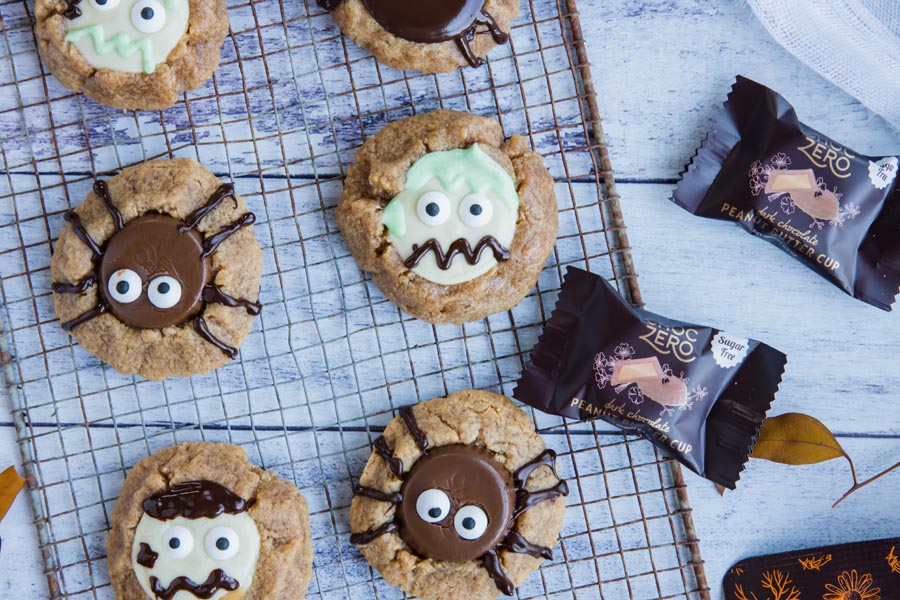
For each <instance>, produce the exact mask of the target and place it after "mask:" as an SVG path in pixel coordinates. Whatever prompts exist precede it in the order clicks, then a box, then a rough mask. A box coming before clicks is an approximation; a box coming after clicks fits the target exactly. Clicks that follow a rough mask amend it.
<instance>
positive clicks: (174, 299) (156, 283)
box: [147, 275, 181, 309]
mask: <svg viewBox="0 0 900 600" xmlns="http://www.w3.org/2000/svg"><path fill="white" fill-rule="evenodd" d="M147 297H148V298H149V299H150V304H152V305H153V306H155V307H156V308H163V309H166V308H172V307H173V306H175V305H176V304H178V301H179V300H181V284H180V283H178V280H177V279H175V278H174V277H169V276H168V275H162V276H160V277H157V278H156V279H154V280H153V281H151V282H150V287H149V288H148V289H147Z"/></svg>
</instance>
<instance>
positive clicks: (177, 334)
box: [50, 159, 262, 379]
mask: <svg viewBox="0 0 900 600" xmlns="http://www.w3.org/2000/svg"><path fill="white" fill-rule="evenodd" d="M65 220H66V221H67V222H68V225H67V226H66V228H65V229H63V231H62V233H61V234H60V236H59V241H58V242H57V243H56V248H55V249H54V252H53V257H52V258H51V259H50V274H51V276H52V278H53V286H52V289H53V304H54V306H55V308H56V314H57V315H58V316H59V320H60V324H61V325H62V328H63V329H65V330H66V331H68V332H70V333H71V334H72V335H74V336H75V338H76V339H77V340H78V342H79V343H80V344H81V345H82V346H83V347H84V348H85V349H86V350H88V351H89V352H91V353H93V354H94V355H96V356H97V357H98V358H100V359H101V360H103V361H104V362H106V363H108V364H109V365H110V366H112V367H113V368H114V369H116V370H117V371H119V372H121V373H124V374H133V373H136V374H138V375H141V376H142V377H145V378H147V379H164V378H166V377H174V376H190V375H195V374H198V373H206V372H208V371H210V370H212V369H215V368H218V367H220V366H222V365H224V364H225V363H227V362H228V361H229V360H231V359H233V358H235V357H236V356H237V353H238V350H237V348H238V346H240V344H241V342H242V341H243V340H244V338H245V337H246V336H247V334H248V333H249V332H250V329H251V327H252V326H253V317H254V315H257V314H259V312H260V310H261V308H262V307H261V305H260V304H259V302H257V300H258V298H259V286H260V279H261V277H262V252H261V251H260V248H259V244H258V242H257V241H256V236H255V235H254V234H253V229H252V227H251V226H252V225H253V223H254V222H255V221H256V217H255V216H254V215H253V213H250V212H247V207H246V205H245V204H244V201H243V199H242V198H241V197H240V196H238V195H237V194H235V192H234V187H233V186H232V185H231V184H223V183H222V182H221V181H219V180H218V179H217V178H216V177H215V176H214V175H213V174H212V173H210V172H209V171H207V170H206V169H205V168H203V166H202V165H201V164H200V163H198V162H196V161H193V160H186V159H177V160H158V161H153V162H148V163H144V164H141V165H138V166H136V167H131V168H128V169H125V170H124V171H122V173H120V174H119V175H117V176H115V177H113V178H111V179H109V180H108V181H100V180H98V181H96V182H95V184H94V191H93V192H92V193H90V194H88V197H87V198H86V199H85V200H84V202H82V204H81V205H80V206H79V207H78V208H76V209H74V210H70V211H68V212H67V213H66V214H65Z"/></svg>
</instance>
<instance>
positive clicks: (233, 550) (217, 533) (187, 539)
mask: <svg viewBox="0 0 900 600" xmlns="http://www.w3.org/2000/svg"><path fill="white" fill-rule="evenodd" d="M203 546H204V548H205V549H206V554H207V555H208V556H209V557H210V558H211V559H213V560H228V559H229V558H231V557H233V556H234V555H235V554H237V551H238V550H239V549H240V540H239V538H238V534H237V533H236V532H235V531H234V530H233V529H231V528H230V527H213V528H212V529H210V530H209V533H207V534H206V538H205V540H204V543H203ZM163 548H164V550H165V551H166V553H167V554H168V555H169V556H171V557H172V558H179V559H180V558H186V557H187V556H188V555H190V553H191V552H193V551H194V536H193V534H192V533H191V532H190V530H189V529H187V528H186V527H182V526H181V525H173V526H172V527H170V528H169V529H168V530H166V534H165V536H163Z"/></svg>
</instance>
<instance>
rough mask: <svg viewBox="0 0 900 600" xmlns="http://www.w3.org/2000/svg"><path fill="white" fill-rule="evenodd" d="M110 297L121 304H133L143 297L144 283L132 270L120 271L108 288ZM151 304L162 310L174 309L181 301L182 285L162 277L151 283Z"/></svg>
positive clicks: (149, 289) (149, 287)
mask: <svg viewBox="0 0 900 600" xmlns="http://www.w3.org/2000/svg"><path fill="white" fill-rule="evenodd" d="M106 289H107V290H108V291H109V295H110V297H111V298H112V299H113V300H115V301H116V302H118V303H120V304H131V303H132V302H134V301H135V300H137V299H138V298H140V297H141V292H142V291H143V289H144V282H143V281H141V276H140V275H138V274H137V273H135V272H134V271H132V270H131V269H119V270H118V271H116V272H115V273H113V274H112V277H110V278H109V283H108V284H107V286H106ZM147 298H148V299H149V300H150V304H152V305H153V306H155V307H156V308H160V309H163V310H165V309H167V308H172V307H173V306H175V305H176V304H178V302H179V301H180V300H181V284H180V283H179V282H178V280H177V279H175V278H174V277H170V276H169V275H160V276H159V277H156V278H154V279H152V280H151V281H150V284H149V285H148V289H147Z"/></svg>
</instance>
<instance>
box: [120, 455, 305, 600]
mask: <svg viewBox="0 0 900 600" xmlns="http://www.w3.org/2000/svg"><path fill="white" fill-rule="evenodd" d="M107 553H108V567H109V578H110V581H111V582H112V586H113V590H114V591H115V595H116V598H117V600H140V599H141V598H148V599H149V600H159V599H162V600H196V599H197V598H205V599H207V600H302V598H303V597H304V596H305V595H306V588H307V586H308V585H309V580H310V578H311V576H312V559H313V544H312V536H311V534H310V525H309V509H308V508H307V505H306V500H304V498H303V496H302V495H301V494H300V492H299V490H297V488H296V487H294V486H293V485H292V484H290V483H288V482H287V481H285V480H284V479H280V478H279V477H277V476H275V475H274V474H273V473H270V472H268V471H264V470H262V469H260V468H259V467H257V466H255V465H252V464H250V463H249V462H248V461H247V455H246V453H245V452H244V450H243V449H241V448H239V447H238V446H231V445H228V444H213V443H208V442H204V443H197V444H194V443H185V444H180V445H178V446H174V447H172V448H166V449H165V450H160V451H159V452H157V453H155V454H153V455H152V456H150V457H148V458H145V459H144V460H142V461H141V462H140V463H138V464H137V465H136V466H135V467H134V468H133V469H131V471H130V472H129V473H128V477H127V478H126V479H125V484H124V485H123V487H122V492H121V494H120V495H119V501H118V503H117V504H116V507H115V509H114V510H113V513H112V519H111V528H110V532H109V538H108V540H107Z"/></svg>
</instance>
